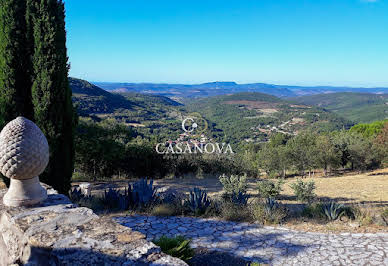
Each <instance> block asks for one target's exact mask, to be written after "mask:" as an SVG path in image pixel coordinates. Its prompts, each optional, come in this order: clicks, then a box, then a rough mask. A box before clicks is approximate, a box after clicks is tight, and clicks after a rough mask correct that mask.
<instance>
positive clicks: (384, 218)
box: [380, 208, 388, 226]
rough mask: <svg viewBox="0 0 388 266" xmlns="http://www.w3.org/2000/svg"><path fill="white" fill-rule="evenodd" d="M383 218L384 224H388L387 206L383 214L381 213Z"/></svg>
mask: <svg viewBox="0 0 388 266" xmlns="http://www.w3.org/2000/svg"><path fill="white" fill-rule="evenodd" d="M380 217H381V219H382V220H383V222H384V225H386V226H388V208H385V209H384V210H383V211H382V212H381V214H380Z"/></svg>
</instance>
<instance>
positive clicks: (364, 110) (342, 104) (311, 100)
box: [291, 92, 388, 123]
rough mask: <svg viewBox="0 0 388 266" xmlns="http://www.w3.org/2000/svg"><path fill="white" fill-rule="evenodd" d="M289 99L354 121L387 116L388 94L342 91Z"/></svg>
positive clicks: (371, 120) (367, 120)
mask: <svg viewBox="0 0 388 266" xmlns="http://www.w3.org/2000/svg"><path fill="white" fill-rule="evenodd" d="M291 100H292V101H294V102H296V103H298V104H307V105H314V106H318V107H321V108H324V109H326V110H329V111H331V112H333V113H336V114H338V115H340V116H341V117H344V118H345V119H349V120H351V121H354V122H356V123H369V122H373V121H376V120H383V119H386V118H388V94H370V93H354V92H343V93H329V94H318V95H310V96H302V97H296V98H292V99H291Z"/></svg>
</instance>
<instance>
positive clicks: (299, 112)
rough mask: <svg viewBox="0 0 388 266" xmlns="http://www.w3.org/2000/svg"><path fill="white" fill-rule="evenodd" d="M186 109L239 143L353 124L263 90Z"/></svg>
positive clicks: (196, 102) (212, 99) (215, 132)
mask: <svg viewBox="0 0 388 266" xmlns="http://www.w3.org/2000/svg"><path fill="white" fill-rule="evenodd" d="M186 110H188V111H189V112H199V113H201V114H202V116H203V117H204V118H206V120H208V121H209V125H210V131H211V134H213V137H215V138H218V139H220V140H224V141H228V142H232V143H236V142H240V141H243V140H244V141H246V142H260V141H266V140H267V139H268V137H269V135H270V134H272V133H274V132H280V133H284V134H291V135H293V134H297V133H298V132H299V131H301V130H305V129H312V130H317V131H332V130H338V129H341V128H343V127H345V128H349V127H350V126H352V123H351V122H350V121H348V120H346V119H344V118H342V117H339V116H338V115H336V114H333V113H331V112H329V111H327V110H324V109H322V108H318V107H312V106H308V105H304V104H295V103H292V102H289V101H286V100H284V99H280V98H278V97H275V96H272V95H268V94H262V93H249V92H248V93H247V92H245V93H238V94H233V95H222V96H215V97H209V98H204V99H197V100H194V101H187V102H186Z"/></svg>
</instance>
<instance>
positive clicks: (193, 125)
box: [182, 113, 208, 134]
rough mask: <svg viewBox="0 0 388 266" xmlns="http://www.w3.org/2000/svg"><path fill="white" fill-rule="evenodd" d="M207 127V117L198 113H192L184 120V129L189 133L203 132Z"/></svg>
mask: <svg viewBox="0 0 388 266" xmlns="http://www.w3.org/2000/svg"><path fill="white" fill-rule="evenodd" d="M207 127H208V125H207V121H206V119H204V118H203V117H202V116H201V115H200V114H198V113H192V114H190V115H189V116H187V117H186V118H185V119H183V121H182V129H183V131H184V132H187V133H193V134H201V133H203V132H205V131H206V129H207Z"/></svg>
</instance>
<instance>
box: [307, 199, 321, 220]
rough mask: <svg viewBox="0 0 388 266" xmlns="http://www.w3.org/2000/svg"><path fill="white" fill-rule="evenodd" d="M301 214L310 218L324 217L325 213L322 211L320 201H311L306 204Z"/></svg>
mask: <svg viewBox="0 0 388 266" xmlns="http://www.w3.org/2000/svg"><path fill="white" fill-rule="evenodd" d="M302 216H304V217H308V218H312V219H324V218H325V213H324V212H323V205H322V203H312V204H311V205H308V206H306V207H305V208H304V209H303V211H302Z"/></svg>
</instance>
